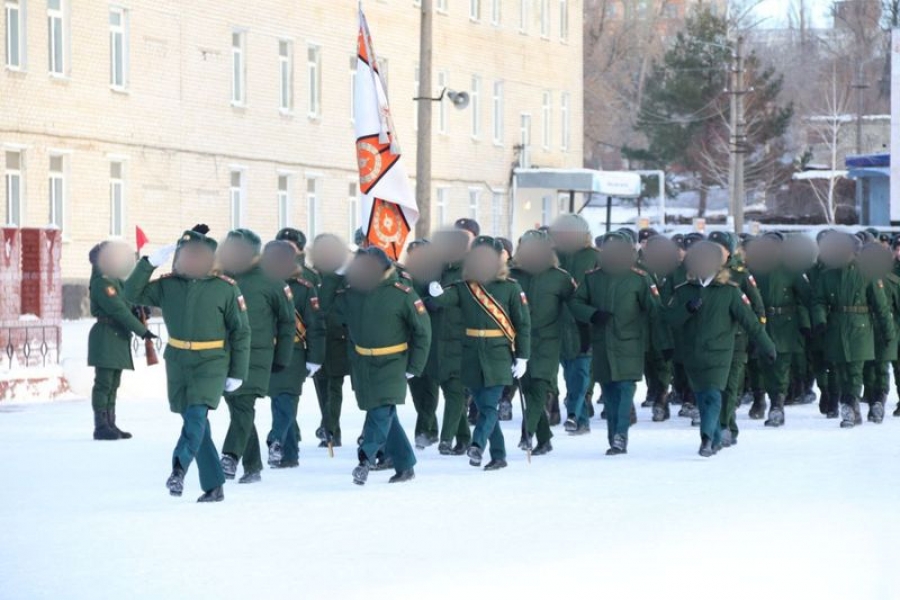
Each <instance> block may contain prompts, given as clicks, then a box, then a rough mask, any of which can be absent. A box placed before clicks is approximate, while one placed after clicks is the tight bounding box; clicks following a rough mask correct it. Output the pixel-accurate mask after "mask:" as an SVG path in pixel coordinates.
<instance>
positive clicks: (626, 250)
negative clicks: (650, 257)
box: [601, 239, 637, 273]
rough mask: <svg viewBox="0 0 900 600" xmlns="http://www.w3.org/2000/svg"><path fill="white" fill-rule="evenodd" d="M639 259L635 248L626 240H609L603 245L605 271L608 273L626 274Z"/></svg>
mask: <svg viewBox="0 0 900 600" xmlns="http://www.w3.org/2000/svg"><path fill="white" fill-rule="evenodd" d="M636 258H637V256H636V253H635V251H634V246H632V245H631V244H630V243H629V242H626V241H625V240H615V239H613V240H609V241H607V242H606V243H604V244H603V260H602V261H601V264H602V266H603V270H604V271H606V272H608V273H624V272H625V271H627V270H628V269H630V268H631V267H633V266H634V261H635V259H636Z"/></svg>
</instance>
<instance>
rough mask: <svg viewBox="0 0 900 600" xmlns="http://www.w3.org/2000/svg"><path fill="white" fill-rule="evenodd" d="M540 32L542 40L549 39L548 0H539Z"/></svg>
mask: <svg viewBox="0 0 900 600" xmlns="http://www.w3.org/2000/svg"><path fill="white" fill-rule="evenodd" d="M539 9H540V17H541V18H540V26H541V29H540V32H541V39H542V40H549V39H550V30H551V25H550V0H540V6H539Z"/></svg>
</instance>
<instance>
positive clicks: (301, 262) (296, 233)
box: [275, 227, 322, 287]
mask: <svg viewBox="0 0 900 600" xmlns="http://www.w3.org/2000/svg"><path fill="white" fill-rule="evenodd" d="M275 240H276V241H279V242H287V243H289V244H290V245H291V246H292V247H293V248H294V260H295V261H296V262H297V266H298V267H299V268H300V273H298V275H297V276H298V277H300V278H301V279H303V280H305V281H308V282H310V283H311V284H313V286H315V287H319V284H321V283H322V281H321V277H320V276H319V272H318V271H316V270H315V269H314V268H313V267H310V266H308V265H307V264H306V234H305V233H303V232H302V231H300V230H299V229H294V228H293V227H284V228H283V229H280V230H279V231H278V233H276V234H275Z"/></svg>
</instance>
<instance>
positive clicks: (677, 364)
mask: <svg viewBox="0 0 900 600" xmlns="http://www.w3.org/2000/svg"><path fill="white" fill-rule="evenodd" d="M705 239H706V237H705V236H704V235H703V234H702V233H699V232H696V231H692V232H691V233H688V234H686V235H685V236H684V238H683V239H682V241H681V247H682V251H683V252H684V254H683V255H682V263H681V265H680V266H679V267H678V268H676V269H675V272H674V273H672V276H671V277H670V278H669V280H668V281H667V282H666V288H667V290H666V291H665V292H663V293H662V295H664V296H666V297H669V298H671V297H672V295H673V294H674V293H675V288H676V287H677V286H679V285H681V284H682V283H684V282H685V281H687V276H688V273H687V265H685V264H684V261H683V259H684V256H686V255H687V251H688V250H690V249H691V247H692V246H693V245H694V244H696V243H698V242H702V241H703V240H705ZM672 341H673V344H674V346H675V353H674V357H673V359H672V387H673V388H675V392H676V395H677V396H678V398H679V400H680V401H681V409H680V410H679V411H678V416H679V417H688V418H690V419H691V425H693V426H697V425H699V424H700V411H699V410H697V403H696V401H695V399H694V392H693V390H692V389H691V386H690V384H689V382H688V377H687V373H686V372H685V370H684V365H683V364H682V362H681V359H682V357H683V356H684V352H682V350H683V346H684V345H685V344H687V343H690V342H689V340H683V339H682V337H681V332H680V331H678V328H677V327H673V328H672Z"/></svg>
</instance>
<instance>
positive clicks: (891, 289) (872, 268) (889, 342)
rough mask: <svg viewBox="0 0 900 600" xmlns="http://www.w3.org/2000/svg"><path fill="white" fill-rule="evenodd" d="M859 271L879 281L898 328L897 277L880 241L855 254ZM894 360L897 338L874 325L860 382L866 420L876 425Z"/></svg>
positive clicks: (881, 415) (899, 282) (899, 280)
mask: <svg viewBox="0 0 900 600" xmlns="http://www.w3.org/2000/svg"><path fill="white" fill-rule="evenodd" d="M859 263H860V270H862V271H863V274H864V275H865V276H866V277H867V278H870V279H876V280H879V279H880V280H881V281H882V282H883V285H884V295H885V298H886V299H887V303H888V308H889V310H890V313H891V318H892V320H893V323H894V331H895V332H896V331H898V330H900V277H897V276H896V275H894V274H893V273H892V268H893V264H892V263H893V256H892V255H891V251H890V250H888V249H887V248H885V247H884V246H883V245H882V244H881V242H880V241H879V242H871V243H869V244H867V245H866V246H865V247H864V248H863V249H862V250H861V251H860V253H859ZM896 361H897V341H896V340H895V339H891V338H890V332H888V331H885V330H884V329H883V328H881V327H876V328H875V359H874V360H871V361H867V362H866V364H865V366H864V367H863V384H864V393H863V397H864V398H865V401H866V403H867V404H868V405H869V411H868V415H867V417H866V419H867V420H868V421H869V422H870V423H875V424H879V423H881V422H882V421H883V420H884V411H885V406H886V404H887V395H888V390H889V389H890V385H889V377H888V363H891V362H896Z"/></svg>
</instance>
